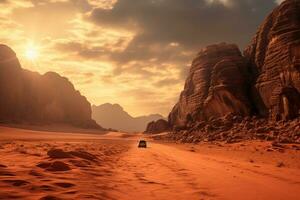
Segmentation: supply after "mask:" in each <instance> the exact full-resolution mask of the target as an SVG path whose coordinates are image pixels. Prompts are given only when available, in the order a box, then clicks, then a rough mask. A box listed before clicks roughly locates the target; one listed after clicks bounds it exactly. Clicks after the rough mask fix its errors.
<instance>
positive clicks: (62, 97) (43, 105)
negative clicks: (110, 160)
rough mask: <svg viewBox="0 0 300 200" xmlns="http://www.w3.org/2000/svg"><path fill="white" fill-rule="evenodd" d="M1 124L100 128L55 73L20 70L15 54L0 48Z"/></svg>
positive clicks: (84, 104)
mask: <svg viewBox="0 0 300 200" xmlns="http://www.w3.org/2000/svg"><path fill="white" fill-rule="evenodd" d="M0 97H1V101H0V121H1V122H8V123H20V122H24V123H34V124H47V123H66V124H71V125H75V126H79V127H83V128H100V126H99V125H97V124H96V122H95V121H93V120H92V119H91V105H90V103H89V102H88V101H87V99H86V98H85V97H84V96H82V95H81V94H80V93H79V92H78V91H77V90H75V88H74V86H73V85H72V83H71V82H70V81H68V79H66V78H64V77H61V76H60V75H59V74H57V73H54V72H48V73H46V74H44V75H40V74H38V73H35V72H30V71H27V70H24V69H22V68H21V66H20V63H19V61H18V58H17V57H16V54H15V53H14V52H13V51H12V50H11V49H10V48H9V47H7V46H5V45H0Z"/></svg>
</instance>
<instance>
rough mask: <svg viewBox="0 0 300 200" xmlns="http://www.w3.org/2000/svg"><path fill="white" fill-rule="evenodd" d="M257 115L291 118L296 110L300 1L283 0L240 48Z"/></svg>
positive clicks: (299, 85) (299, 81)
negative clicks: (250, 78)
mask: <svg viewBox="0 0 300 200" xmlns="http://www.w3.org/2000/svg"><path fill="white" fill-rule="evenodd" d="M244 54H245V57H246V58H247V60H248V66H249V68H250V71H251V72H252V74H251V75H252V76H253V80H252V84H253V85H252V88H253V90H252V93H253V95H252V97H253V99H254V100H255V106H256V107H257V110H258V112H259V114H260V115H262V116H264V117H269V118H271V119H275V120H281V119H283V120H288V119H294V118H296V117H298V116H299V111H300V1H298V0H287V1H284V2H283V3H282V4H281V5H280V6H279V7H278V8H276V9H275V10H274V11H273V12H272V13H271V14H270V15H269V16H268V17H267V19H266V20H265V21H264V22H263V24H262V25H261V26H260V28H259V30H258V32H257V34H256V36H255V37H254V39H253V41H252V43H251V44H250V45H249V47H248V48H247V49H246V50H245V52H244Z"/></svg>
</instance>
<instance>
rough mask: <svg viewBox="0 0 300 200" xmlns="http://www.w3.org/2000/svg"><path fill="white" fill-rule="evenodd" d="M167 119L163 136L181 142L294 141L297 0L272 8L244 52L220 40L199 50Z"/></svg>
mask: <svg viewBox="0 0 300 200" xmlns="http://www.w3.org/2000/svg"><path fill="white" fill-rule="evenodd" d="M169 124H170V125H171V126H172V128H173V130H174V131H175V132H174V133H171V134H170V135H167V136H166V137H168V138H171V139H175V140H181V141H184V142H195V141H196V142H198V141H204V140H208V141H212V140H226V141H234V140H239V139H266V140H277V141H289V142H295V141H296V142H299V141H300V1H298V0H286V1H284V2H283V3H282V4H281V5H280V6H278V7H277V8H276V9H274V11H273V12H272V13H271V14H270V15H269V16H268V17H267V18H266V20H265V21H264V22H263V24H262V25H261V26H260V27H259V30H258V31H257V34H256V35H255V37H254V39H253V41H252V42H251V44H250V45H249V46H248V47H247V48H246V50H245V51H244V55H241V53H240V52H239V49H238V47H237V46H235V45H230V44H225V43H222V44H218V45H211V46H208V47H207V48H204V49H203V50H201V51H200V52H199V54H198V55H197V57H196V59H195V60H194V61H193V62H192V66H191V70H190V73H189V75H188V78H187V80H186V83H185V87H184V90H183V92H182V93H181V95H180V98H179V102H178V103H177V104H176V105H175V106H174V108H173V110H172V111H171V113H170V115H169Z"/></svg>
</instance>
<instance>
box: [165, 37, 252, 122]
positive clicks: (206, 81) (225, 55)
mask: <svg viewBox="0 0 300 200" xmlns="http://www.w3.org/2000/svg"><path fill="white" fill-rule="evenodd" d="M246 73H247V68H246V62H245V59H244V58H243V56H242V55H241V52H240V50H239V49H238V47H237V46H236V45H233V44H226V43H222V44H218V45H211V46H208V47H206V48H204V49H203V50H201V51H200V52H199V53H198V55H197V57H196V59H195V60H194V61H193V62H192V66H191V69H190V73H189V75H188V78H187V80H186V82H185V87H184V90H183V92H182V93H181V95H180V99H179V102H178V103H177V104H176V105H175V107H174V108H173V110H172V112H171V113H170V115H169V122H170V124H171V125H172V126H173V127H179V128H186V127H189V126H193V124H194V123H195V122H198V121H205V120H206V121H207V120H209V119H212V118H219V117H222V116H225V115H227V114H236V115H240V116H248V115H250V113H251V107H250V102H249V100H248V96H247V92H246V91H247V88H248V80H247V78H248V77H247V74H246Z"/></svg>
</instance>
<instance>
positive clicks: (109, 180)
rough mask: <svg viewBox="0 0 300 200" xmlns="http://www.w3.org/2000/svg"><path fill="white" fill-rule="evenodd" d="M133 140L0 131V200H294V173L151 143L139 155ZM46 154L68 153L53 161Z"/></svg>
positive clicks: (299, 184) (297, 179)
mask: <svg viewBox="0 0 300 200" xmlns="http://www.w3.org/2000/svg"><path fill="white" fill-rule="evenodd" d="M137 139H138V138H134V137H128V135H127V136H126V137H124V135H123V134H114V133H110V134H108V135H105V136H103V135H95V134H70V133H59V132H57V133H49V132H39V131H26V130H22V129H13V128H5V127H0V157H1V160H0V199H5V200H9V199H25V200H27V199H30V200H31V199H33V200H34V199H46V200H47V199H48V200H49V199H56V200H57V199H118V200H119V199H122V200H126V199H128V200H129V199H130V200H134V199H144V200H148V199H161V200H164V199H178V200H181V199H190V200H193V199H197V200H200V199H203V200H204V199H228V200H232V199H238V200H240V199H245V200H248V199H249V200H254V199H255V200H260V199H261V200H267V199H272V200H281V199H282V200H286V199H289V200H293V199H295V200H296V199H299V195H298V193H299V191H300V172H299V169H296V168H295V169H293V168H287V167H283V168H278V167H276V166H274V165H269V164H262V163H256V162H255V163H250V162H249V161H248V162H246V161H242V159H241V160H237V159H230V158H228V157H225V156H223V155H221V156H220V155H213V154H204V153H202V152H201V151H200V152H192V151H189V150H184V149H182V148H178V147H177V146H174V145H165V144H157V143H152V142H150V143H149V145H150V146H149V148H147V149H138V148H137V147H136V145H137V144H136V142H137ZM51 149H62V150H63V151H64V152H73V154H72V156H71V157H70V158H69V157H67V158H62V159H61V158H60V159H58V158H51V157H49V155H47V152H48V151H49V150H51ZM74 152H75V153H74ZM80 152H81V153H82V152H86V153H88V155H90V154H91V156H95V157H96V159H95V160H94V159H90V158H89V156H88V157H86V156H85V155H86V154H83V156H82V155H81V154H80ZM57 161H59V162H63V163H64V164H66V165H68V166H69V168H70V169H68V170H66V171H57V169H60V168H55V167H53V166H52V165H53V163H54V162H57ZM49 163H50V164H49ZM49 165H51V166H50V167H49ZM53 169H54V170H53Z"/></svg>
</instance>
